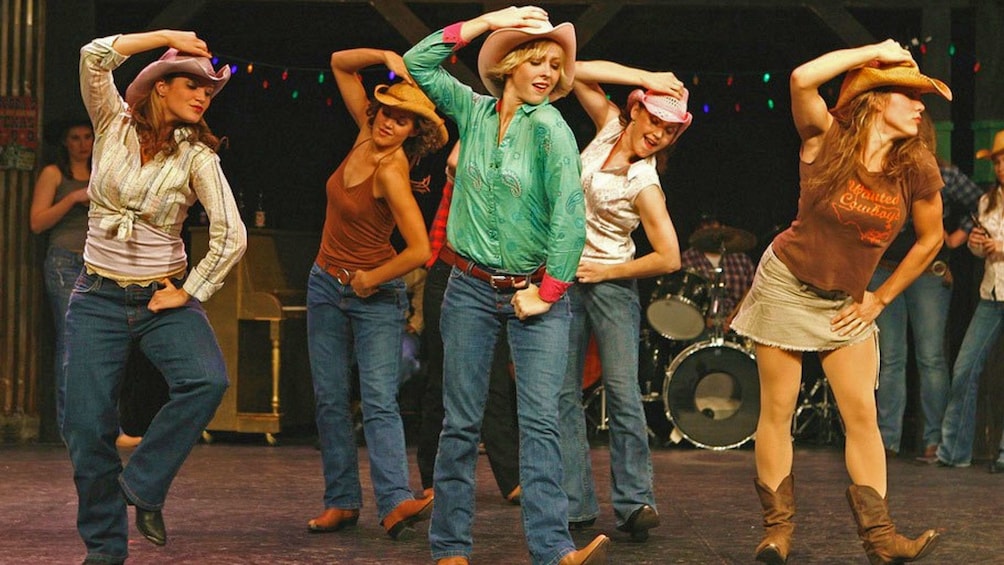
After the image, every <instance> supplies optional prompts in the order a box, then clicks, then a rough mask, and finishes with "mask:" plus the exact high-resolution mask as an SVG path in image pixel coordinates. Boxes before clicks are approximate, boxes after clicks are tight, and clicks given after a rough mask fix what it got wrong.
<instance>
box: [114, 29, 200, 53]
mask: <svg viewBox="0 0 1004 565" xmlns="http://www.w3.org/2000/svg"><path fill="white" fill-rule="evenodd" d="M112 46H113V47H114V48H115V50H116V51H118V52H119V54H121V55H125V56H127V57H128V56H130V55H135V54H136V53H142V52H144V51H149V50H151V49H156V48H158V47H173V48H175V49H177V50H178V51H180V52H182V53H188V54H190V55H198V56H200V57H212V56H213V55H212V53H210V52H209V47H208V46H207V45H206V42H205V41H203V40H201V39H199V37H198V36H196V35H195V32H194V31H177V30H173V29H162V30H158V31H147V32H143V33H127V34H124V35H120V36H119V37H118V38H117V39H116V40H115V42H114V43H113V44H112Z"/></svg>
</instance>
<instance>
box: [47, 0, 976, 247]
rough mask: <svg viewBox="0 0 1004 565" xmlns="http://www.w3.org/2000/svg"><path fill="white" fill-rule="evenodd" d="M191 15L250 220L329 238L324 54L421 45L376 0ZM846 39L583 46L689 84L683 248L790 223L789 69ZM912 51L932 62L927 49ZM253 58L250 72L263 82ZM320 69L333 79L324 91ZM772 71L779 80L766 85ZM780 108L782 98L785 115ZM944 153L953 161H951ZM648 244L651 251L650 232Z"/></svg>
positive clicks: (899, 27)
mask: <svg viewBox="0 0 1004 565" xmlns="http://www.w3.org/2000/svg"><path fill="white" fill-rule="evenodd" d="M169 4H172V3H171V2H165V1H123V0H106V1H101V0H99V1H96V2H94V3H93V5H94V10H95V12H94V29H95V33H94V34H93V35H94V36H101V35H110V34H113V33H119V32H134V31H142V30H144V29H147V28H148V27H149V26H150V25H151V22H152V21H153V20H154V19H155V18H156V17H157V16H158V15H159V14H160V13H161V12H162V11H164V10H165V7H168V5H169ZM542 6H543V7H544V8H545V9H547V10H548V12H549V14H550V16H551V20H552V22H555V23H557V22H561V21H575V20H576V19H577V18H579V17H580V16H581V15H582V14H583V12H584V11H585V10H586V9H587V8H588V5H585V4H581V5H572V4H556V5H549V4H546V3H545V4H542ZM408 8H409V9H411V10H412V11H413V12H414V13H415V14H416V15H417V16H418V17H419V19H420V20H422V22H423V23H424V24H425V25H426V26H427V27H428V28H430V29H433V30H435V29H439V28H441V27H443V26H445V25H448V24H450V23H453V22H455V21H458V20H463V19H469V18H472V17H474V16H477V15H478V14H480V13H481V12H482V11H483V7H482V5H481V4H476V3H471V4H462V3H443V4H436V3H415V4H409V5H408ZM850 12H851V13H852V15H853V16H854V18H855V19H857V20H858V21H859V22H860V23H861V24H862V25H863V26H864V27H866V28H867V29H868V31H869V32H871V33H872V34H873V35H874V36H875V38H876V39H877V40H881V39H885V38H887V37H891V38H893V39H896V40H897V41H900V42H902V43H910V42H911V41H922V40H924V39H926V38H923V37H922V32H921V24H922V21H921V10H920V9H919V8H889V9H877V8H860V9H850ZM950 13H951V17H952V37H951V38H950V41H951V42H952V43H953V44H954V45H955V46H956V55H955V56H954V57H952V59H951V60H952V73H951V76H943V77H939V78H942V79H945V80H946V81H947V82H949V83H950V84H951V86H952V88H953V90H954V91H955V94H956V100H955V103H953V104H952V105H951V107H950V109H948V107H947V104H946V105H945V106H942V107H941V108H938V109H937V110H938V111H939V113H937V114H935V117H936V119H938V120H942V121H943V120H945V119H947V117H948V115H949V113H950V115H951V120H952V122H953V123H954V133H953V147H952V151H951V157H952V158H953V159H952V160H953V161H955V162H956V163H957V164H958V165H959V166H960V167H961V168H962V170H963V171H965V172H971V170H972V151H973V149H972V134H971V133H970V132H969V128H968V125H969V123H970V122H971V121H972V119H973V116H972V114H973V103H972V96H973V94H972V93H973V82H974V73H973V71H972V66H973V61H974V59H975V56H974V54H973V45H972V43H973V39H972V38H973V22H972V13H971V11H970V10H968V9H953V10H951V11H950ZM189 21H190V25H188V26H186V27H187V28H189V29H192V30H193V31H195V32H197V33H198V34H199V35H200V36H201V37H203V38H204V39H206V40H207V42H208V43H209V46H210V48H211V49H212V50H213V52H214V53H215V54H216V55H217V56H218V57H219V60H220V64H223V63H230V64H234V65H236V66H237V71H236V73H235V74H234V76H233V78H232V79H231V81H230V83H229V84H228V85H227V87H226V89H225V90H224V91H223V92H222V93H221V94H220V96H219V98H217V99H216V100H215V101H214V104H213V106H212V107H211V108H210V110H209V112H208V114H207V121H208V122H209V124H210V125H211V127H212V128H213V130H214V131H215V132H216V133H217V134H218V135H220V136H225V137H227V139H228V140H229V146H228V148H227V149H225V150H222V151H221V157H222V160H223V167H224V169H225V171H226V173H227V177H228V179H229V180H230V183H231V185H232V187H233V189H234V192H235V194H238V195H239V196H242V197H243V200H244V203H245V206H246V208H247V209H248V212H249V213H251V212H253V211H254V209H255V208H256V207H257V203H258V201H259V195H260V199H261V200H262V202H263V204H264V207H265V209H266V211H267V212H268V217H269V224H270V227H276V228H280V229H305V230H319V229H320V227H321V225H322V223H323V214H324V190H323V187H324V181H325V179H326V178H327V176H328V175H329V174H330V173H331V171H332V170H333V169H334V168H335V167H336V166H337V165H338V163H339V162H340V161H341V159H342V158H343V157H344V156H345V154H346V153H347V151H348V149H349V145H350V144H351V141H352V139H354V137H355V134H356V128H355V124H354V123H353V122H352V120H351V119H350V118H349V116H348V114H347V112H346V111H345V110H344V107H343V106H342V103H341V100H340V98H339V95H338V91H337V88H336V87H335V84H334V80H333V79H332V76H331V72H330V69H329V68H328V56H329V54H330V53H331V52H332V51H335V50H339V49H345V48H351V47H360V46H365V47H378V48H385V49H392V50H394V51H397V52H399V53H403V52H404V51H406V50H407V49H408V48H409V47H410V42H408V41H407V40H406V39H405V38H404V37H402V36H401V35H400V33H398V31H397V30H395V29H394V28H393V27H392V26H391V25H390V24H388V23H387V22H386V21H385V20H384V18H383V17H382V16H381V15H380V14H379V13H378V12H377V11H376V10H375V9H374V8H373V7H371V6H370V5H368V4H361V3H329V2H316V1H315V2H297V1H284V2H277V1H271V2H267V1H243V2H240V1H234V2H225V1H214V2H209V3H207V5H206V7H204V8H203V9H201V10H199V11H197V12H196V13H195V14H194V15H193V16H192V17H191V18H190V20H189ZM50 25H51V24H50ZM938 39H943V38H938ZM86 40H87V39H86V38H85V39H84V40H83V41H86ZM580 41H581V40H580ZM480 43H481V39H480V38H479V39H478V40H476V41H475V42H474V43H473V44H472V45H471V46H469V47H467V48H465V49H463V50H462V51H460V52H459V53H458V57H459V60H460V61H462V62H463V63H464V64H466V66H467V67H468V68H470V69H476V68H477V67H476V60H477V52H478V49H479V47H480ZM844 46H845V45H843V44H842V42H841V40H840V38H838V37H837V36H836V35H835V34H834V33H833V32H832V31H831V30H830V28H829V27H828V26H827V25H825V24H824V23H823V22H821V21H820V20H819V19H818V18H817V17H816V16H815V15H814V14H812V13H811V12H810V11H809V10H806V9H803V8H800V7H798V6H788V7H776V8H775V7H769V6H763V7H747V8H739V9H737V8H728V9H726V8H701V7H676V6H669V5H664V4H659V5H656V4H648V5H645V4H642V5H627V6H623V7H622V8H621V9H620V11H619V12H618V15H617V17H616V18H614V19H613V20H611V21H610V22H609V23H608V24H607V25H606V26H605V27H603V28H602V29H601V30H600V31H599V32H598V33H597V34H596V35H594V36H593V37H592V38H591V39H590V40H588V41H587V42H585V44H584V45H581V46H580V50H579V53H578V57H579V58H580V59H609V60H613V61H617V62H620V63H624V64H627V65H632V66H637V67H642V68H646V69H650V70H670V71H673V72H675V73H676V74H677V76H679V77H680V78H681V79H683V80H684V81H685V82H686V84H687V86H688V88H689V89H690V91H691V99H690V108H691V111H692V112H693V113H694V123H693V126H692V127H691V128H690V130H688V131H687V133H686V134H685V135H684V136H683V138H682V140H681V142H680V144H679V147H678V148H677V151H676V153H675V154H674V155H673V157H672V158H671V160H670V164H669V168H668V170H667V172H666V174H665V175H664V176H663V187H664V190H665V192H666V195H667V202H668V205H669V209H670V213H671V215H672V217H673V220H674V222H675V224H676V227H677V231H678V233H679V235H680V238H681V241H684V242H685V241H686V238H687V236H688V235H689V234H690V233H691V231H692V230H693V229H694V227H695V226H696V222H697V219H698V217H699V216H700V215H701V214H702V213H711V214H715V215H717V216H718V217H719V218H720V219H721V220H722V221H723V222H724V223H726V224H729V225H734V226H737V227H740V228H743V229H746V230H748V231H750V232H752V233H754V234H755V235H757V236H758V237H759V239H760V240H765V239H768V238H769V237H770V236H772V235H773V234H774V232H775V231H776V228H777V226H783V225H786V224H787V223H788V222H790V221H791V219H792V218H793V217H794V213H795V209H796V203H797V148H798V138H797V136H796V134H795V131H794V128H793V127H792V125H791V117H790V108H789V99H788V84H787V77H788V73H789V72H790V71H791V69H792V68H794V67H795V66H797V65H798V64H800V63H802V62H804V61H807V60H809V59H811V58H813V57H816V56H818V55H820V54H822V53H824V52H826V51H829V50H832V49H837V48H841V47H844ZM66 51H67V52H66V53H57V52H53V53H49V55H48V58H49V59H54V58H55V59H59V58H62V57H65V59H66V61H65V62H63V64H56V65H53V64H52V63H49V64H50V66H54V67H64V68H71V69H72V68H75V63H76V58H77V53H76V52H75V50H72V49H66ZM158 55H159V52H158V53H149V54H140V55H137V56H135V57H134V58H133V59H132V60H130V61H128V62H127V63H126V64H125V65H124V66H123V67H122V68H121V69H119V70H118V71H117V72H116V79H117V80H116V82H117V83H118V84H119V87H120V89H121V90H124V88H125V86H126V85H128V83H129V81H131V80H132V77H134V76H135V74H136V73H137V72H138V71H139V69H140V68H142V66H143V65H144V64H146V63H148V62H149V61H151V60H153V59H154V58H155V57H156V56H158ZM914 56H915V58H917V60H918V62H919V63H920V64H921V68H922V69H923V68H924V55H923V54H922V52H921V48H920V45H919V43H918V45H917V46H916V47H915V48H914ZM249 63H251V64H253V71H252V72H251V73H248V64H249ZM284 73H285V74H286V78H285V79H283V76H282V75H283V74H284ZM322 73H323V75H324V76H323V82H319V80H318V76H319V75H321V74H322ZM765 73H769V75H770V79H769V81H767V82H764V75H765ZM67 78H68V80H74V79H75V77H72V76H71V77H67ZM364 79H365V82H366V83H367V86H368V88H369V89H371V88H372V87H374V86H375V85H377V84H379V83H381V82H386V81H387V76H386V72H385V70H383V69H379V68H373V69H371V70H369V71H367V72H366V73H365V74H364ZM265 81H267V82H268V87H267V88H265V87H263V84H264V82H265ZM474 86H475V88H477V89H479V90H480V89H481V86H480V85H474ZM838 88H839V83H838V82H836V81H835V82H834V83H833V84H831V85H828V86H827V88H825V89H824V94H825V95H826V96H827V98H828V100H829V101H831V102H832V101H833V100H835V98H836V91H837V89H838ZM294 91H296V92H297V96H296V97H295V98H294V96H293V92H294ZM608 92H609V93H610V94H611V96H612V99H613V100H614V101H615V102H619V103H620V102H623V101H624V100H625V98H626V96H627V93H628V92H629V91H628V90H627V89H623V88H618V87H610V88H609V89H608ZM768 101H773V108H770V107H768ZM934 103H935V104H939V102H934ZM556 105H557V106H558V108H559V109H560V110H561V111H562V113H563V114H564V115H565V117H566V119H567V121H568V122H569V124H570V126H571V127H572V129H573V131H574V132H575V134H576V137H577V139H578V141H579V143H580V145H582V146H584V145H585V144H586V143H587V142H588V141H589V140H590V139H591V138H592V135H593V134H594V133H595V132H594V131H593V127H592V123H591V122H590V121H589V120H588V119H587V117H586V116H585V114H584V112H582V110H581V109H580V107H579V106H578V104H577V102H576V101H575V100H574V99H566V100H560V101H558V102H556ZM705 107H706V108H705ZM81 111H82V110H81ZM939 114H940V115H939ZM942 116H944V117H942ZM454 133H455V130H454V129H452V126H451V134H454ZM443 153H444V154H443V155H437V156H434V157H430V158H427V159H426V160H425V161H424V162H423V163H421V164H420V165H419V167H418V168H417V169H416V171H415V174H414V176H416V177H422V176H425V175H426V174H432V175H433V185H432V186H433V187H434V190H433V191H432V192H431V193H429V194H425V195H419V196H418V199H419V203H420V204H421V205H422V207H423V209H424V210H425V211H426V214H427V216H428V217H429V218H430V219H431V215H432V213H433V211H434V210H435V206H436V204H437V203H438V198H439V190H438V187H439V186H441V179H442V173H441V171H442V168H443V167H442V165H443V161H444V160H445V151H444V152H443ZM943 153H944V154H945V155H946V156H948V153H949V152H948V151H943ZM640 240H641V241H640V243H641V244H642V246H644V238H640ZM764 244H765V243H764ZM643 249H644V247H643ZM754 258H756V257H754Z"/></svg>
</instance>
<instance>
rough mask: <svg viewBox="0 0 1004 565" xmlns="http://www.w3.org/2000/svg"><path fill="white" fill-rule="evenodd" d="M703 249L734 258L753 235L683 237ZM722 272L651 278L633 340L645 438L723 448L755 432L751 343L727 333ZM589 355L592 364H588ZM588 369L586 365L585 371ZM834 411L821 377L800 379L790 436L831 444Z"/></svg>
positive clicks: (602, 401) (599, 428) (599, 409)
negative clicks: (638, 336)
mask: <svg viewBox="0 0 1004 565" xmlns="http://www.w3.org/2000/svg"><path fill="white" fill-rule="evenodd" d="M689 243H690V245H691V246H692V247H694V248H696V249H698V250H700V251H704V252H716V253H719V254H721V255H724V254H725V253H740V252H746V251H748V250H750V249H752V248H753V247H754V246H755V245H756V236H754V235H753V234H751V233H749V232H746V231H744V230H740V229H737V228H732V227H726V226H721V227H717V226H716V227H708V228H703V229H700V230H698V231H696V232H694V234H693V235H692V236H691V237H690V240H689ZM726 292H727V288H726V284H725V280H724V273H723V271H722V269H721V267H718V268H716V269H715V271H714V273H713V276H712V277H711V280H709V279H708V278H705V277H703V276H701V275H700V274H698V273H695V272H693V271H677V272H675V273H671V274H669V275H664V276H662V277H660V278H659V279H657V280H656V286H655V289H654V290H653V291H652V294H651V298H650V301H649V304H648V306H647V308H646V309H645V317H646V319H647V321H648V326H649V327H645V328H642V329H641V339H640V341H639V348H640V351H639V365H640V366H639V375H638V377H639V384H640V387H641V397H642V402H643V403H644V404H645V412H646V417H647V420H648V428H649V429H648V433H649V436H650V437H651V438H652V439H655V440H660V442H661V443H665V442H666V441H667V440H668V441H670V442H672V443H679V442H680V441H682V440H687V441H688V442H689V443H691V444H693V445H695V446H697V447H700V448H704V449H710V450H715V451H724V450H727V449H733V448H736V447H739V446H741V445H743V444H744V443H746V442H748V441H749V440H751V439H753V437H754V436H755V435H756V425H757V419H758V418H759V416H760V375H759V372H758V370H757V365H756V353H755V350H754V347H753V343H752V342H751V341H749V340H747V339H745V338H743V337H741V336H739V335H737V334H735V333H734V332H730V331H726V329H725V320H726V317H727V316H728V315H729V312H726V311H725V308H724V307H723V306H724V298H725V294H726ZM590 345H591V346H592V348H593V349H592V354H587V370H586V375H585V380H584V386H583V389H584V407H585V412H586V420H587V433H588V434H589V436H590V439H597V438H598V437H599V435H600V434H601V433H604V432H606V431H607V430H609V427H608V418H607V411H606V395H605V391H604V390H603V386H602V384H599V380H600V374H599V373H600V366H599V356H598V355H597V354H596V353H595V343H591V344H590ZM590 357H592V358H593V359H592V360H593V364H592V365H590ZM590 367H592V368H591V369H590ZM841 427H842V426H841V425H840V421H839V413H838V411H837V409H836V404H835V403H834V402H833V397H832V393H831V392H830V390H829V386H828V382H827V381H826V378H825V377H820V378H818V379H817V380H815V381H814V384H813V383H812V382H808V383H806V382H803V383H802V388H801V390H800V393H799V403H798V405H797V406H796V412H795V416H794V418H793V420H792V435H793V437H794V438H796V439H805V438H807V437H809V436H810V433H811V434H812V435H814V436H815V437H816V438H817V439H818V438H820V437H821V436H822V439H823V441H825V442H826V443H832V442H833V441H834V440H835V439H837V436H838V434H840V433H841V431H842V430H841Z"/></svg>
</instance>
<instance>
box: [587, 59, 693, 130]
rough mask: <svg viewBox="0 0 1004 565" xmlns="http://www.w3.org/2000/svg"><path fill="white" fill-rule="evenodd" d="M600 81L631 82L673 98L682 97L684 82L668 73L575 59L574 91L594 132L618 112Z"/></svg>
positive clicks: (628, 83)
mask: <svg viewBox="0 0 1004 565" xmlns="http://www.w3.org/2000/svg"><path fill="white" fill-rule="evenodd" d="M600 84H623V85H629V86H630V85H633V86H638V87H640V88H643V89H645V90H654V91H656V92H662V93H665V94H669V95H671V96H673V97H675V98H681V97H682V96H683V91H684V87H683V83H682V82H681V81H680V80H679V79H677V78H676V75H675V74H673V73H671V72H653V71H646V70H644V69H636V68H634V67H628V66H625V65H621V64H620V63H613V62H610V61H577V62H576V64H575V83H574V84H573V86H572V88H573V92H575V97H576V98H577V99H578V100H579V103H580V104H582V108H583V109H584V110H585V111H586V113H587V114H589V117H590V119H592V120H593V125H595V126H596V129H597V131H598V130H600V129H601V128H602V127H603V126H604V125H606V124H607V123H608V122H609V121H610V120H612V119H613V118H615V117H616V116H618V115H619V114H620V109H619V108H618V107H617V106H616V105H615V104H614V103H613V102H611V101H610V100H608V99H607V94H606V92H604V91H603V88H602V87H600Z"/></svg>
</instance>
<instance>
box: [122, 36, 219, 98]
mask: <svg viewBox="0 0 1004 565" xmlns="http://www.w3.org/2000/svg"><path fill="white" fill-rule="evenodd" d="M178 74H182V75H191V76H194V77H198V78H199V79H202V80H206V81H208V82H210V83H212V85H213V87H214V88H215V90H214V91H213V96H216V95H217V94H219V93H220V91H221V90H223V87H224V86H226V84H227V81H228V80H230V67H229V66H227V65H223V66H222V67H220V70H218V71H214V70H213V64H212V62H210V61H209V58H208V57H199V56H197V55H187V54H185V53H179V52H178V50H177V49H174V48H173V47H172V48H171V49H168V50H167V51H165V52H164V54H163V55H161V56H160V59H157V60H156V61H154V62H152V63H150V64H149V65H147V66H146V67H144V68H143V70H142V71H140V72H139V74H138V75H136V78H135V79H133V81H132V83H131V84H130V85H129V88H127V89H126V94H125V100H126V103H127V104H129V106H130V107H131V106H135V105H136V102H138V101H139V99H140V98H142V97H143V96H145V95H146V94H148V93H149V92H150V90H151V89H152V88H153V85H154V83H156V82H157V80H158V79H160V78H162V77H164V76H166V75H178Z"/></svg>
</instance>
